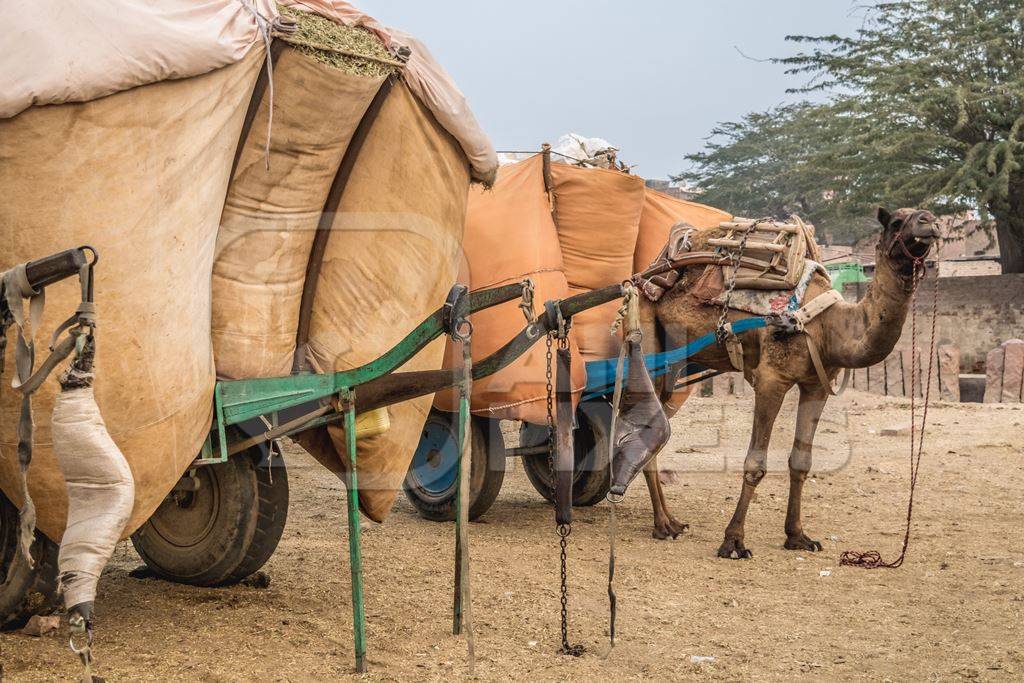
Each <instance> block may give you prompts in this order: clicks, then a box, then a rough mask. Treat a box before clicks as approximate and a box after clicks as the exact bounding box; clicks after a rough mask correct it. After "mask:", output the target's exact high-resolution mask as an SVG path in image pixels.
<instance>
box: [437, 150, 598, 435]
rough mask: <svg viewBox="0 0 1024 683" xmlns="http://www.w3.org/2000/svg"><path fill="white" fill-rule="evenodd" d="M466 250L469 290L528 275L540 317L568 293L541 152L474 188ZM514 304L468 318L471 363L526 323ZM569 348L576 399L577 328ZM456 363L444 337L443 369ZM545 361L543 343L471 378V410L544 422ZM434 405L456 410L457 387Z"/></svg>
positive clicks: (453, 347) (455, 348)
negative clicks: (490, 183)
mask: <svg viewBox="0 0 1024 683" xmlns="http://www.w3.org/2000/svg"><path fill="white" fill-rule="evenodd" d="M463 248H464V250H465V255H466V262H467V264H468V272H469V285H470V287H471V289H473V290H479V289H486V288H490V287H499V286H502V285H508V284H516V283H519V282H522V281H523V280H525V279H526V278H530V279H531V280H532V281H533V283H534V286H535V292H534V313H535V314H537V315H540V314H541V313H543V311H544V302H545V301H548V300H550V299H564V298H566V296H568V294H569V290H568V285H567V283H566V280H565V273H564V272H563V266H562V253H561V249H560V248H559V245H558V236H557V234H556V232H555V224H554V221H553V220H552V217H551V206H550V203H549V200H548V193H547V191H546V190H545V188H544V175H543V159H542V157H540V156H533V157H530V158H529V159H526V160H524V161H521V162H518V163H516V164H509V165H506V166H503V167H502V168H501V169H500V170H499V171H498V178H497V181H496V183H495V185H494V189H493V190H483V189H481V188H473V190H471V192H470V196H469V208H468V210H467V214H466V235H465V239H464V242H463ZM519 303H520V302H519V301H509V302H507V303H504V304H501V305H500V306H494V307H493V308H489V309H486V310H483V311H480V312H479V313H476V314H474V315H472V316H470V320H471V321H472V323H473V338H472V351H473V360H474V361H479V360H482V359H483V358H486V357H487V356H489V355H491V354H492V353H494V352H495V351H497V350H498V349H499V348H501V347H502V346H503V345H505V343H507V342H508V341H509V340H510V339H512V338H513V337H514V336H515V335H516V334H518V333H519V331H520V330H522V328H523V326H524V325H526V319H525V317H524V316H523V314H522V312H521V311H520V309H519V308H518V305H519ZM570 349H571V351H572V353H573V363H572V389H573V398H574V400H578V399H579V396H580V393H581V392H582V390H583V387H584V385H585V384H586V371H585V369H584V367H583V363H582V360H581V358H580V355H579V349H578V348H577V346H576V341H575V333H573V334H572V335H570ZM461 363H462V351H461V348H460V346H459V345H458V344H454V343H451V342H449V343H448V348H447V351H446V354H445V367H454V366H460V365H461ZM545 365H546V361H545V347H544V343H543V341H541V342H538V343H536V344H534V345H533V346H531V347H530V349H529V350H528V351H527V352H526V353H525V354H523V355H522V356H520V357H519V358H518V359H516V360H515V361H513V362H512V364H511V365H509V366H508V367H506V368H504V369H503V370H501V371H500V372H497V373H495V374H494V375H491V376H490V377H484V378H481V379H478V380H474V382H473V397H472V402H471V410H472V411H473V412H474V413H476V414H478V415H485V416H487V417H490V418H493V419H508V420H525V421H526V422H534V423H537V424H543V423H544V422H546V420H547V403H546V400H547V388H546V380H545ZM434 405H435V406H437V407H438V408H439V409H441V410H446V411H449V412H454V411H456V410H457V409H458V392H457V391H456V390H445V391H442V392H438V394H437V397H436V399H435V402H434Z"/></svg>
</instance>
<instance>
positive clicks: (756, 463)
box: [718, 381, 792, 560]
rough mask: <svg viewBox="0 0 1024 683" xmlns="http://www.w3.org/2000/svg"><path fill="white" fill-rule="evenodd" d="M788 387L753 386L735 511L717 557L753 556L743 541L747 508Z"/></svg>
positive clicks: (778, 384)
mask: <svg viewBox="0 0 1024 683" xmlns="http://www.w3.org/2000/svg"><path fill="white" fill-rule="evenodd" d="M791 386H792V385H791V384H788V385H787V384H785V383H784V382H781V381H773V382H767V381H760V382H756V383H755V385H754V427H753V429H752V430H751V433H750V446H749V447H748V448H747V457H746V459H745V460H744V461H743V488H742V489H741V491H740V499H739V501H738V502H737V503H736V512H734V513H733V515H732V520H731V521H730V522H729V526H727V527H726V529H725V540H724V541H722V545H721V546H720V547H719V548H718V556H719V557H725V558H728V559H732V560H740V559H746V558H749V557H752V556H753V553H752V552H750V550H749V549H748V548H747V547H746V546H745V545H744V544H743V534H744V524H745V523H746V519H747V508H749V507H750V501H751V499H753V497H754V491H755V490H756V489H757V485H758V484H760V483H761V480H762V479H764V475H765V473H766V472H767V469H768V443H769V442H770V441H771V438H772V427H773V426H774V425H775V417H776V416H777V415H778V414H779V409H780V408H781V407H782V400H783V399H784V398H785V396H786V392H787V391H788V390H789V388H790V387H791Z"/></svg>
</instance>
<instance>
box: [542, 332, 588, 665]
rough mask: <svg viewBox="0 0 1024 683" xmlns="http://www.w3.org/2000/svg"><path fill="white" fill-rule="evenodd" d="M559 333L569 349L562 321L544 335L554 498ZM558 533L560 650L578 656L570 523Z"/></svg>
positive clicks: (562, 346)
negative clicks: (572, 633) (573, 635)
mask: <svg viewBox="0 0 1024 683" xmlns="http://www.w3.org/2000/svg"><path fill="white" fill-rule="evenodd" d="M555 336H557V337H558V348H559V349H567V348H569V335H568V333H567V331H566V329H565V327H564V326H563V325H561V324H560V325H559V331H558V332H555V331H552V332H549V333H548V334H547V337H546V338H545V344H546V346H547V350H546V354H545V360H546V365H545V368H544V379H545V382H546V388H547V410H548V414H547V427H548V472H549V473H550V477H551V500H552V502H554V500H555V400H554V396H555V392H554V385H553V384H552V371H551V366H552V355H553V354H552V347H553V346H554V341H553V339H552V338H553V337H555ZM555 530H556V531H557V533H558V550H559V553H558V559H559V565H560V572H559V581H560V585H559V602H560V604H561V636H562V647H561V649H560V650H559V652H560V653H561V654H563V655H571V656H573V657H579V656H580V655H582V654H583V651H584V648H583V646H582V645H570V644H569V574H568V545H569V535H570V534H571V533H572V525H571V524H559V525H557V526H556V527H555Z"/></svg>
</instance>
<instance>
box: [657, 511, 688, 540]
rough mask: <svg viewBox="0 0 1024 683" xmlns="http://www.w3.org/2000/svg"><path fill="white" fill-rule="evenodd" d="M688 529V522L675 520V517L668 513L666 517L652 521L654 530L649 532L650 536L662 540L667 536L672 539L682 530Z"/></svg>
mask: <svg viewBox="0 0 1024 683" xmlns="http://www.w3.org/2000/svg"><path fill="white" fill-rule="evenodd" d="M689 529H690V525H689V524H684V523H682V522H677V521H676V518H675V517H672V516H671V515H670V516H669V517H667V518H666V519H663V520H658V521H655V522H654V531H652V532H651V537H653V538H655V539H657V540H659V541H664V540H665V539H667V538H671V539H673V540H674V539H675V538H676V537H677V536H679V535H680V534H682V533H683V532H685V531H689Z"/></svg>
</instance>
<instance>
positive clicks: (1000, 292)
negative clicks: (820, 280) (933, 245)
mask: <svg viewBox="0 0 1024 683" xmlns="http://www.w3.org/2000/svg"><path fill="white" fill-rule="evenodd" d="M930 277H931V275H930V274H929V278H930ZM931 286H932V283H931V280H930V279H929V280H926V281H925V282H924V283H922V285H921V289H920V291H919V292H918V297H917V306H916V307H917V316H918V318H917V323H918V341H917V344H918V347H922V346H926V345H927V344H928V341H929V333H930V331H931V310H932V295H931ZM864 291H865V285H864V284H861V285H860V286H859V287H858V286H857V283H850V284H848V285H846V287H845V288H844V290H843V296H844V297H845V298H847V300H857V299H858V298H859V297H860V296H863V293H864ZM910 336H911V335H910V317H909V316H908V317H907V322H906V324H905V325H904V327H903V336H902V337H901V338H900V342H899V344H898V346H897V348H898V349H909V348H910ZM936 336H937V339H936V343H937V344H951V345H954V346H957V347H959V349H960V362H961V372H966V373H983V372H985V358H986V355H987V354H988V352H989V351H991V350H992V349H994V348H996V347H998V346H999V345H1000V344H1002V343H1003V342H1005V341H1007V340H1009V339H1020V338H1024V274H1020V273H1018V274H1014V275H982V276H975V277H944V278H941V279H940V280H939V314H938V320H937V321H936Z"/></svg>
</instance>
